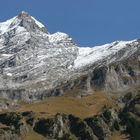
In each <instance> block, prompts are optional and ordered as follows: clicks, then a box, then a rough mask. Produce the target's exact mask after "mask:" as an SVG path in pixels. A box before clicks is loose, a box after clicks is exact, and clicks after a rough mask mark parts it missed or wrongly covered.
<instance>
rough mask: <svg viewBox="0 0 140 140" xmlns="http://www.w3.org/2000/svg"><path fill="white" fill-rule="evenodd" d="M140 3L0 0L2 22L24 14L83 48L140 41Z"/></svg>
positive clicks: (134, 0) (131, 0)
mask: <svg viewBox="0 0 140 140" xmlns="http://www.w3.org/2000/svg"><path fill="white" fill-rule="evenodd" d="M139 6H140V0H1V1H0V22H1V21H4V20H6V19H9V18H11V17H13V16H15V15H17V14H19V13H20V12H21V11H27V12H28V13H30V14H31V15H32V16H34V17H36V18H37V19H38V20H39V21H41V22H42V23H43V24H44V25H45V26H46V27H47V29H48V31H49V32H50V33H54V32H57V31H62V32H65V33H68V34H69V35H70V36H72V37H73V39H74V40H75V42H76V43H77V44H78V45H80V46H95V45H101V44H105V43H108V42H112V41H115V40H132V39H135V38H140V7H139Z"/></svg>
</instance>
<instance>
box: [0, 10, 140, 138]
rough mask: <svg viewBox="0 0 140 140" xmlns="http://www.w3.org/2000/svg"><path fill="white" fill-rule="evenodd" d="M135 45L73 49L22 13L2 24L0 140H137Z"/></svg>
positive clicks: (138, 51)
mask: <svg viewBox="0 0 140 140" xmlns="http://www.w3.org/2000/svg"><path fill="white" fill-rule="evenodd" d="M139 132H140V40H139V39H136V40H132V41H115V42H113V43H110V44H105V45H102V46H95V47H78V46H77V45H76V43H75V42H74V41H73V39H72V38H71V37H70V36H69V35H67V34H65V33H61V32H57V33H53V34H50V33H49V32H48V30H47V29H46V28H45V26H44V25H42V24H41V23H40V22H39V21H37V20H36V19H35V18H34V17H32V16H30V15H29V14H28V13H26V12H21V13H20V14H19V15H18V16H16V17H14V18H12V19H10V20H7V21H6V22H2V23H0V139H1V140H45V139H46V140H123V139H126V140H129V139H130V140H139V139H140V134H139Z"/></svg>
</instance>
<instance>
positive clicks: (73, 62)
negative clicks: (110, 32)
mask: <svg viewBox="0 0 140 140" xmlns="http://www.w3.org/2000/svg"><path fill="white" fill-rule="evenodd" d="M139 49H140V41H139V40H133V41H116V42H113V43H110V44H105V45H102V46H95V47H77V45H76V44H75V43H74V41H73V39H72V38H71V37H70V36H69V35H68V34H66V33H62V32H56V33H53V34H50V33H48V32H47V29H46V28H45V27H44V25H43V24H42V23H40V22H39V21H37V20H36V19H35V18H34V17H32V16H30V15H29V14H28V13H27V12H24V11H23V12H21V13H20V14H19V15H18V16H16V17H14V18H12V19H10V20H7V21H6V22H3V23H0V83H1V84H0V91H1V89H21V88H22V89H24V90H25V93H27V94H26V95H27V97H26V99H27V98H29V97H30V94H32V97H35V95H34V93H35V94H36V93H37V95H38V92H37V91H38V90H42V92H39V93H40V94H42V96H46V94H47V92H46V91H45V90H47V91H48V90H50V89H54V87H58V85H59V84H60V83H62V82H64V83H67V82H69V81H71V82H72V81H73V80H74V79H78V78H79V77H82V76H81V75H83V74H84V75H86V74H87V75H90V76H91V77H89V79H87V82H88V81H89V80H92V79H94V77H92V76H94V74H93V73H94V69H95V68H96V67H99V66H106V67H107V68H108V66H109V65H111V64H114V63H115V64H116V63H119V62H122V61H124V60H126V59H127V58H130V57H131V56H132V55H133V54H135V53H137V52H138V51H139ZM124 67H125V66H124ZM90 72H91V73H90ZM89 73H90V74H89ZM103 74H104V73H103ZM95 75H96V74H95ZM128 75H129V74H128ZM99 76H100V74H99ZM87 77H88V76H87ZM97 78H98V75H97ZM115 78H116V77H115ZM101 80H102V78H101ZM107 80H108V79H107ZM109 80H110V79H109ZM84 82H86V80H84V81H82V82H80V80H78V81H75V82H74V83H73V82H72V83H71V86H74V85H75V83H76V84H81V83H84ZM92 83H94V81H89V82H88V83H86V84H87V85H88V88H89V87H90V86H91V84H92ZM87 85H86V86H87ZM83 87H84V86H83ZM44 91H45V92H44ZM54 92H55V91H54ZM51 93H52V92H48V94H51ZM17 94H18V93H17ZM6 95H8V94H7V93H6ZM14 95H15V93H14V92H13V96H14ZM8 96H11V95H8ZM20 96H21V95H20ZM23 96H24V95H23ZM21 98H24V97H21ZM35 98H38V96H37V97H35ZM40 98H41V97H40ZM42 98H43V97H42Z"/></svg>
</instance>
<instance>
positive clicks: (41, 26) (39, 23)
mask: <svg viewBox="0 0 140 140" xmlns="http://www.w3.org/2000/svg"><path fill="white" fill-rule="evenodd" d="M32 19H33V20H34V21H35V23H36V24H37V25H38V26H39V27H40V28H43V27H45V26H44V25H43V24H42V23H41V22H39V21H37V20H36V19H35V18H34V17H32Z"/></svg>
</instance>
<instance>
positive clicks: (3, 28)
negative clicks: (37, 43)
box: [0, 11, 47, 34]
mask: <svg viewBox="0 0 140 140" xmlns="http://www.w3.org/2000/svg"><path fill="white" fill-rule="evenodd" d="M18 27H23V28H25V29H26V30H27V31H33V32H35V31H37V30H40V31H44V32H46V33H47V30H46V29H45V26H44V25H43V24H42V23H40V22H39V21H38V20H36V19H35V18H34V17H32V16H30V15H29V14H28V13H27V12H24V11H22V12H21V13H20V14H19V15H18V16H15V17H14V18H11V19H10V20H7V21H5V22H2V23H0V34H4V33H5V32H8V31H10V30H12V29H14V28H18Z"/></svg>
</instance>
